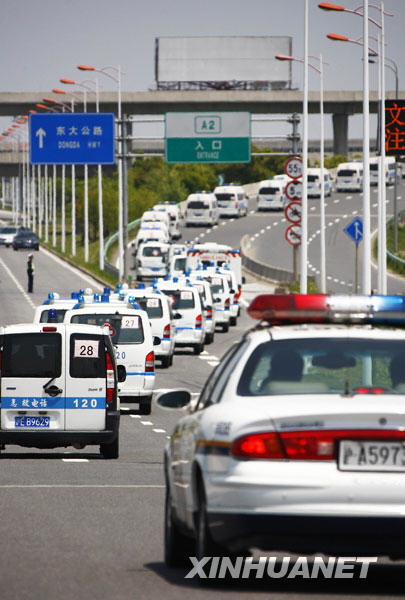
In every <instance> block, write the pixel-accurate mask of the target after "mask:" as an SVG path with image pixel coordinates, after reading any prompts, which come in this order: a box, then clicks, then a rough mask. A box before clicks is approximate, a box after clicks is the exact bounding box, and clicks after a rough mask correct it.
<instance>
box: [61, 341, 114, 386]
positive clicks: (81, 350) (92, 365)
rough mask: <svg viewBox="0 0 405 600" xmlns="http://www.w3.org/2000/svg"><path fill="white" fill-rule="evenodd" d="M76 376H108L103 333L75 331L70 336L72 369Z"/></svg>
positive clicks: (70, 371)
mask: <svg viewBox="0 0 405 600" xmlns="http://www.w3.org/2000/svg"><path fill="white" fill-rule="evenodd" d="M69 373H70V376H71V377H74V378H79V377H80V378H81V377H84V378H86V379H87V378H93V379H94V378H103V377H106V359H105V344H104V336H103V335H94V334H93V335H92V334H88V333H74V334H72V335H71V336H70V369H69Z"/></svg>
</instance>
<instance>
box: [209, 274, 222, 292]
mask: <svg viewBox="0 0 405 600" xmlns="http://www.w3.org/2000/svg"><path fill="white" fill-rule="evenodd" d="M206 279H207V281H209V282H210V284H211V291H212V293H213V294H221V293H222V292H223V291H224V282H223V280H222V279H221V277H207V278H206Z"/></svg>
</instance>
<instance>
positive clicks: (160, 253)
mask: <svg viewBox="0 0 405 600" xmlns="http://www.w3.org/2000/svg"><path fill="white" fill-rule="evenodd" d="M142 256H146V257H152V258H163V259H164V260H165V259H166V258H167V252H165V251H164V250H162V248H160V247H159V246H147V247H146V248H144V249H143V250H142Z"/></svg>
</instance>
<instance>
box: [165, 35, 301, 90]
mask: <svg viewBox="0 0 405 600" xmlns="http://www.w3.org/2000/svg"><path fill="white" fill-rule="evenodd" d="M291 52H292V38H291V37H289V36H242V37H241V36H227V37H216V36H215V37H214V36H212V37H211V36H207V37H160V38H157V39H156V56H155V60H156V63H155V64H156V82H157V83H158V84H159V83H166V82H204V81H210V82H222V81H243V82H245V81H246V82H249V81H262V82H277V83H278V84H281V87H291V63H290V62H288V61H278V60H276V59H275V55H276V54H288V55H291Z"/></svg>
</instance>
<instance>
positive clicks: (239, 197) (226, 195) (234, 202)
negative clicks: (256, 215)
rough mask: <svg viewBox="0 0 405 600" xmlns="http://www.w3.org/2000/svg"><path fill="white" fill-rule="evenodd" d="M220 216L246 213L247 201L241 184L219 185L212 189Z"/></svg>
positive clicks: (237, 215) (241, 215) (239, 215)
mask: <svg viewBox="0 0 405 600" xmlns="http://www.w3.org/2000/svg"><path fill="white" fill-rule="evenodd" d="M214 194H215V196H216V199H217V201H218V209H219V216H220V217H237V218H238V217H243V216H246V215H247V211H248V201H247V198H246V194H245V190H244V189H243V187H242V186H241V185H233V184H231V185H219V186H217V187H216V188H215V189H214Z"/></svg>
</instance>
